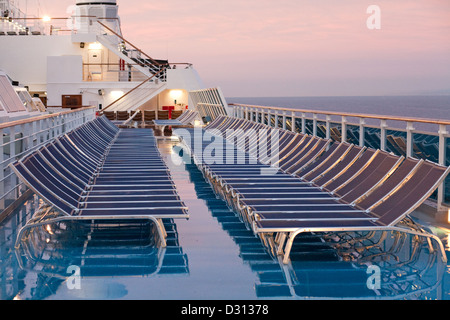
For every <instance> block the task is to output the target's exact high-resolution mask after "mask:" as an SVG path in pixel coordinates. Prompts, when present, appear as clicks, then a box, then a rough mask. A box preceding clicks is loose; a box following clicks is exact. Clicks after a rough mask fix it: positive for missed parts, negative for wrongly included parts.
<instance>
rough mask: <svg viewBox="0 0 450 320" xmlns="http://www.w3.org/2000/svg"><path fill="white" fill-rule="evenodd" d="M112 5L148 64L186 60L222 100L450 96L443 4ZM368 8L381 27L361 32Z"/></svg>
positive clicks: (269, 0)
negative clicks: (219, 91)
mask: <svg viewBox="0 0 450 320" xmlns="http://www.w3.org/2000/svg"><path fill="white" fill-rule="evenodd" d="M29 2H30V1H29ZM74 2H75V0H73V1H72V0H58V1H57V2H55V1H50V0H41V1H40V3H41V15H44V14H45V13H47V14H49V15H52V16H65V12H66V8H67V6H69V5H70V4H73V3H74ZM118 5H119V7H120V8H119V14H120V17H121V21H122V30H123V33H124V36H125V38H127V39H128V40H129V41H131V42H132V43H134V44H136V45H137V46H138V47H139V48H141V49H142V50H143V51H145V52H147V53H148V54H149V55H150V56H152V57H154V58H161V59H169V60H170V61H171V62H190V63H193V64H194V66H195V68H196V69H197V71H198V72H199V74H200V76H201V77H202V78H203V80H204V82H205V84H206V85H208V86H212V87H215V86H219V87H221V88H222V90H223V91H224V93H225V95H226V96H229V97H231V96H235V97H237V96H326V95H383V94H421V93H437V92H442V91H445V92H446V93H448V94H450V1H448V0H415V1H411V0H395V1H392V0H371V1H364V0H340V1H336V0H277V1H274V0H227V1H211V0H190V1H186V0H165V1H142V0H141V1H138V0H126V1H125V0H118ZM370 5H378V6H379V7H380V8H381V30H369V29H368V28H367V26H366V20H367V19H368V18H369V14H367V13H366V10H367V8H368V7H369V6H370ZM29 8H31V5H30V4H29ZM30 10H31V9H30Z"/></svg>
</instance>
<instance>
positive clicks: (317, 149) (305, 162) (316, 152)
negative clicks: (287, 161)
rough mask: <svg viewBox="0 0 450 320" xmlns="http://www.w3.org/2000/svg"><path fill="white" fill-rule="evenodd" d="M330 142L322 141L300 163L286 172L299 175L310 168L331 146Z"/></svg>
mask: <svg viewBox="0 0 450 320" xmlns="http://www.w3.org/2000/svg"><path fill="white" fill-rule="evenodd" d="M329 143H330V141H329V140H325V139H320V140H319V141H318V142H317V143H316V145H315V146H314V147H313V148H312V149H311V150H310V151H309V152H308V154H306V155H305V156H304V157H303V158H302V159H301V160H300V161H298V162H297V163H296V164H294V165H293V166H291V167H289V168H288V169H287V170H286V172H287V173H291V174H298V173H299V172H301V170H302V169H303V168H304V167H306V166H308V165H309V164H310V163H311V162H312V161H314V159H316V158H317V157H318V156H320V155H321V154H322V152H323V151H324V150H325V149H326V147H327V146H328V145H329Z"/></svg>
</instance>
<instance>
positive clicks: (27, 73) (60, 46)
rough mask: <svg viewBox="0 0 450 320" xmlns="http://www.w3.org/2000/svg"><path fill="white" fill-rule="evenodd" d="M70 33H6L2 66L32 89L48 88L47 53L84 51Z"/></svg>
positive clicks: (77, 52)
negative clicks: (26, 34) (10, 34)
mask: <svg viewBox="0 0 450 320" xmlns="http://www.w3.org/2000/svg"><path fill="white" fill-rule="evenodd" d="M82 53H83V52H82V49H80V46H79V44H76V43H75V44H74V43H72V39H71V36H70V35H68V36H4V37H2V39H1V45H0V57H1V59H0V69H3V70H5V71H6V72H7V73H8V74H9V76H10V77H11V78H12V79H14V80H17V81H20V83H21V84H23V85H25V86H29V88H30V91H45V90H46V83H47V57H48V56H63V55H82Z"/></svg>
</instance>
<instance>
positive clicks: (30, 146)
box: [0, 107, 96, 221]
mask: <svg viewBox="0 0 450 320" xmlns="http://www.w3.org/2000/svg"><path fill="white" fill-rule="evenodd" d="M95 111H96V108H94V107H88V108H82V109H78V110H71V111H63V112H59V113H55V114H48V115H43V116H38V117H33V118H29V119H22V120H17V121H11V122H7V123H3V124H0V221H1V220H2V219H4V218H5V216H6V215H7V214H8V213H9V211H10V210H12V209H13V208H14V205H15V204H16V202H18V201H17V200H18V199H21V198H22V197H24V195H25V194H26V192H27V188H26V186H25V185H24V184H23V183H21V182H20V181H19V179H18V178H17V176H16V175H15V174H14V172H12V170H11V169H10V168H9V164H10V163H13V162H14V161H15V160H16V159H18V158H20V157H23V156H24V155H26V154H27V153H28V152H31V151H32V150H34V149H37V148H39V147H40V146H42V145H44V144H46V143H47V142H48V141H50V140H52V139H54V138H56V137H58V136H60V135H63V134H65V133H67V132H69V131H71V130H73V129H74V128H77V127H79V126H80V125H82V124H83V123H86V122H88V121H90V120H93V119H94V118H95ZM5 209H6V210H5Z"/></svg>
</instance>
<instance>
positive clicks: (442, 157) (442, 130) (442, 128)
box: [437, 124, 448, 213]
mask: <svg viewBox="0 0 450 320" xmlns="http://www.w3.org/2000/svg"><path fill="white" fill-rule="evenodd" d="M438 133H439V164H440V165H442V166H446V165H447V163H446V161H447V155H446V149H447V144H446V143H445V142H446V141H445V139H446V137H445V136H446V135H447V134H448V131H447V126H446V125H443V124H441V125H439V132H438ZM444 201H445V182H444V183H442V184H441V185H440V186H439V188H438V194H437V205H438V208H437V209H438V211H444V210H445V209H446V208H445V207H444V205H443V204H444ZM444 213H445V212H444Z"/></svg>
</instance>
